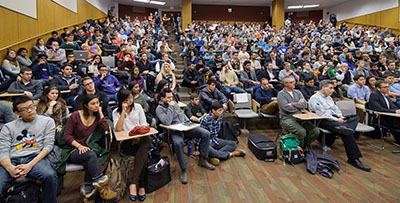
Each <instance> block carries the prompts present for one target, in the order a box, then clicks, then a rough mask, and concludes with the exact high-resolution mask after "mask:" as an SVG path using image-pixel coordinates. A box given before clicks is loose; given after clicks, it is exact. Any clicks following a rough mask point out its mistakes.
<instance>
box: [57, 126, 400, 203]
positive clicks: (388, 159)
mask: <svg viewBox="0 0 400 203" xmlns="http://www.w3.org/2000/svg"><path fill="white" fill-rule="evenodd" d="M252 133H253V134H266V135H267V136H268V137H270V138H271V139H274V138H275V135H276V134H277V131H271V130H265V131H252ZM386 140H387V142H385V145H386V148H385V150H384V151H379V150H376V149H375V148H373V147H372V146H370V145H368V144H366V143H365V141H368V142H371V143H375V144H379V143H380V142H379V140H376V139H371V138H368V137H364V136H362V137H361V138H360V139H359V140H358V141H357V143H358V144H359V147H360V149H361V152H362V153H363V156H364V158H362V159H361V160H362V161H363V163H365V164H367V165H368V166H370V167H371V168H372V171H371V172H369V173H368V172H363V171H361V170H358V169H356V168H354V167H352V166H351V165H349V164H347V163H346V160H347V158H346V154H345V151H344V146H343V142H342V141H341V140H336V143H335V144H334V145H333V146H332V150H331V151H330V152H329V154H330V155H331V156H333V157H334V158H337V159H338V160H339V161H340V164H341V171H340V174H338V173H335V175H334V177H333V178H332V179H327V178H325V177H323V176H321V175H311V174H310V173H308V172H307V171H306V166H305V164H304V163H303V164H298V165H295V166H290V165H286V166H284V165H283V164H282V161H280V160H276V161H275V162H273V163H268V162H263V161H260V160H258V159H256V158H255V156H254V155H253V154H252V153H251V152H250V151H249V150H248V148H247V136H241V137H240V138H239V141H240V143H239V146H238V148H239V149H245V150H246V152H247V156H246V157H245V158H232V159H230V160H228V161H224V162H222V163H221V165H220V166H219V167H218V169H217V170H215V171H208V170H206V169H204V168H200V167H198V166H197V164H196V162H195V160H193V159H191V158H189V157H187V161H188V167H189V183H188V184H187V185H182V184H181V183H180V180H179V174H180V170H179V165H178V164H177V161H176V164H175V168H176V169H177V170H175V172H173V173H172V181H171V182H170V183H169V184H168V185H166V186H164V187H163V188H161V189H159V190H157V191H155V192H153V193H151V194H148V195H147V199H146V200H145V202H157V203H158V202H218V203H220V202H400V155H396V154H392V150H396V149H397V150H399V148H397V147H396V146H394V145H392V144H390V143H389V141H392V138H386ZM164 149H166V147H164ZM316 151H318V152H320V150H318V149H316ZM163 153H164V154H167V151H166V150H164V151H163ZM64 180H65V181H64V182H65V184H64V190H63V192H62V194H61V195H60V196H59V197H58V202H61V203H63V202H68V203H74V202H82V198H81V196H80V195H79V184H80V183H81V182H83V172H71V173H68V174H66V176H65V179H64ZM120 202H129V199H128V197H127V195H125V197H124V198H123V199H122V200H121V201H120Z"/></svg>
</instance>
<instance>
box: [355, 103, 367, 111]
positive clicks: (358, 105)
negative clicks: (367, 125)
mask: <svg viewBox="0 0 400 203" xmlns="http://www.w3.org/2000/svg"><path fill="white" fill-rule="evenodd" d="M356 108H357V109H361V110H365V105H364V104H358V103H356Z"/></svg>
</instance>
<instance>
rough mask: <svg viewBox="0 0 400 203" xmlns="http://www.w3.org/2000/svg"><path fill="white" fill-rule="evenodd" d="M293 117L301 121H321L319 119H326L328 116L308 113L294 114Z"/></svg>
mask: <svg viewBox="0 0 400 203" xmlns="http://www.w3.org/2000/svg"><path fill="white" fill-rule="evenodd" d="M293 117H295V118H298V119H300V120H319V119H326V118H328V117H326V116H318V115H317V114H315V113H312V112H307V113H302V114H294V115H293Z"/></svg>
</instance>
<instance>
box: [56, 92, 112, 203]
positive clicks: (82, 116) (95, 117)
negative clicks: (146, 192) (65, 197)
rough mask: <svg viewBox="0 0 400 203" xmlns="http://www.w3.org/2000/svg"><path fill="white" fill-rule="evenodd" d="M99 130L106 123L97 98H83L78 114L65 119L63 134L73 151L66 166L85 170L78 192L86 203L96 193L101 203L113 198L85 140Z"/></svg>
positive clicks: (104, 126) (105, 126) (106, 125)
mask: <svg viewBox="0 0 400 203" xmlns="http://www.w3.org/2000/svg"><path fill="white" fill-rule="evenodd" d="M97 127H100V128H101V129H102V130H104V131H107V130H108V128H109V127H108V123H107V120H106V118H105V117H104V115H103V111H102V109H101V106H100V100H99V97H98V96H97V95H85V97H84V98H83V99H82V103H81V110H78V111H75V112H74V113H72V114H71V116H70V117H69V119H68V122H67V125H66V127H65V130H64V135H63V139H64V141H65V142H66V143H67V144H69V145H71V146H72V147H74V148H75V149H74V150H72V151H71V153H70V155H69V158H68V162H69V163H75V164H82V165H83V166H84V167H85V177H84V184H83V186H82V187H81V189H80V192H81V193H82V195H83V196H84V198H86V200H88V199H91V198H93V197H92V196H93V195H94V194H95V192H96V190H97V191H98V192H99V193H100V197H101V198H102V199H104V200H111V199H114V198H115V197H116V195H117V193H116V192H115V191H113V190H112V189H111V187H110V186H109V184H108V177H107V176H106V175H104V174H103V172H102V170H101V166H100V162H99V160H98V158H97V154H96V152H95V151H94V150H92V149H91V148H89V146H88V144H87V140H88V138H89V137H90V136H91V135H92V133H93V132H94V131H95V130H96V128H97Z"/></svg>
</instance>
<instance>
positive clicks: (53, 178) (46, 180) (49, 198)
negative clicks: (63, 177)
mask: <svg viewBox="0 0 400 203" xmlns="http://www.w3.org/2000/svg"><path fill="white" fill-rule="evenodd" d="M35 157H36V154H32V155H29V156H25V157H18V158H12V159H11V163H12V164H13V165H14V166H17V165H19V164H26V163H29V162H30V161H31V160H32V159H34V158H35ZM27 176H28V177H31V178H34V179H37V180H40V181H41V182H42V193H41V199H42V201H43V203H47V202H49V203H54V202H57V197H56V196H57V173H56V172H55V171H54V169H53V168H52V167H51V166H50V163H49V161H48V160H47V159H46V158H44V159H42V160H40V161H39V162H38V163H37V164H36V165H34V166H33V167H32V169H31V171H29V173H28V175H27ZM13 180H15V179H14V178H13V177H11V176H10V174H9V173H8V172H7V171H6V170H5V169H4V168H3V167H2V166H0V199H1V195H2V193H1V192H2V191H3V189H4V188H5V187H6V186H7V185H8V184H10V183H11V182H12V181H13Z"/></svg>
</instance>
